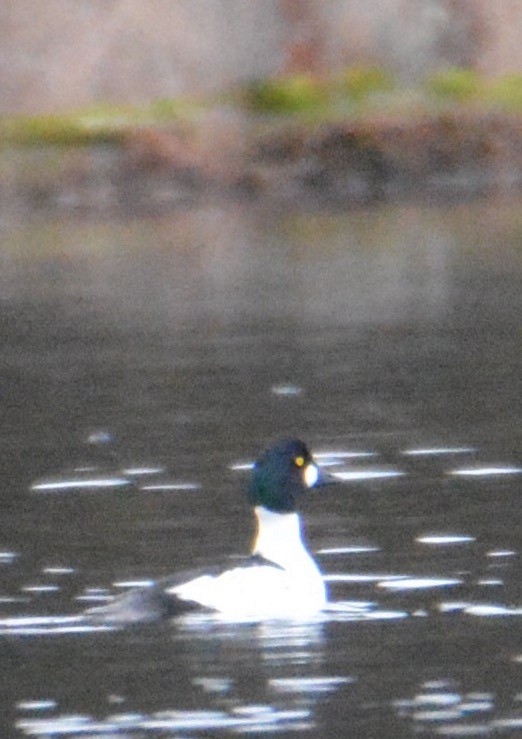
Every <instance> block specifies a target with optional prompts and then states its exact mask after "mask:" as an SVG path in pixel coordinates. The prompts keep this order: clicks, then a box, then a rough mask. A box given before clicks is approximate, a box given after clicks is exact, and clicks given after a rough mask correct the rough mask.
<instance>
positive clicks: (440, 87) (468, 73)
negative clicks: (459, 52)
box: [425, 67, 483, 102]
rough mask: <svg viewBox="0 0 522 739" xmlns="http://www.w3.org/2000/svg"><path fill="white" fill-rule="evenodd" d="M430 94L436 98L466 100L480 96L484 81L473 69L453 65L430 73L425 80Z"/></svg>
mask: <svg viewBox="0 0 522 739" xmlns="http://www.w3.org/2000/svg"><path fill="white" fill-rule="evenodd" d="M425 87H426V89H427V91H428V93H429V94H431V95H434V96H435V97H436V98H439V99H442V100H447V101H453V102H464V101H468V100H471V99H472V98H473V97H476V96H478V95H479V94H480V93H481V92H482V91H483V82H482V79H481V77H480V75H479V74H478V72H475V70H473V69H465V68H463V67H451V68H449V69H442V70H440V71H439V72H435V74H432V75H430V76H429V77H428V78H427V79H426V81H425Z"/></svg>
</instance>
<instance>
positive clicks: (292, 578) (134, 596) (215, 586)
mask: <svg viewBox="0 0 522 739" xmlns="http://www.w3.org/2000/svg"><path fill="white" fill-rule="evenodd" d="M325 482H330V480H326V479H324V476H323V475H321V473H320V471H319V469H318V467H317V466H316V465H315V463H314V462H313V460H312V457H311V455H310V452H309V451H308V449H307V447H306V446H305V445H304V444H303V443H302V442H300V441H298V440H296V439H289V440H283V441H280V442H277V443H276V444H274V445H273V446H272V447H271V448H270V449H269V450H267V451H266V452H265V453H264V454H263V455H262V456H261V457H260V459H259V460H258V462H257V463H256V465H255V466H254V469H253V471H252V476H251V481H250V486H249V499H250V502H251V503H252V505H253V509H254V514H255V518H256V523H257V532H256V537H255V540H254V544H253V548H252V554H251V555H250V556H248V557H244V558H242V559H236V560H233V561H232V562H230V561H228V562H227V563H226V564H225V565H223V566H218V567H211V568H206V569H204V570H203V569H202V570H193V571H189V572H183V573H179V574H177V575H174V576H172V577H167V578H164V579H161V580H158V581H156V582H155V583H154V584H153V585H152V586H151V587H147V588H142V589H139V590H133V591H130V592H129V593H126V594H125V595H123V596H121V597H119V598H117V599H115V600H114V601H112V602H110V603H108V604H107V605H104V606H101V607H98V608H94V609H91V611H89V612H88V615H89V616H90V617H91V618H95V619H97V620H102V621H105V622H106V621H109V622H119V623H122V622H140V621H152V620H156V619H158V618H168V617H173V616H178V615H181V614H185V613H187V612H191V611H201V612H206V613H209V614H213V615H214V616H216V617H218V618H221V619H225V620H240V621H243V620H246V621H257V620H267V619H291V620H302V619H310V618H312V617H314V616H315V615H316V614H318V613H319V612H320V611H321V610H322V609H323V608H324V606H325V605H326V602H327V597H326V589H325V585H324V582H323V578H322V576H321V573H320V570H319V568H318V566H317V564H316V563H315V561H314V559H313V557H312V556H311V555H310V553H309V552H308V550H307V548H306V546H305V544H304V541H303V537H302V530H301V520H300V516H299V514H298V513H297V511H296V510H295V507H296V506H295V504H296V498H297V497H298V496H299V495H301V494H302V493H303V492H305V491H306V490H307V489H309V488H311V487H315V486H316V485H320V484H324V483H325Z"/></svg>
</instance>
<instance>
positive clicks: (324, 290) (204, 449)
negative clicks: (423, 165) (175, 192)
mask: <svg viewBox="0 0 522 739" xmlns="http://www.w3.org/2000/svg"><path fill="white" fill-rule="evenodd" d="M521 205H522V204H521V202H520V200H519V199H518V200H517V199H514V200H511V201H506V200H499V199H491V200H482V201H477V202H474V203H470V204H464V205H456V206H451V207H448V206H444V207H418V206H415V207H410V206H401V207H391V206H386V207H380V208H373V209H367V210H358V211H353V212H350V213H338V212H335V213H326V212H320V213H311V214H310V213H303V212H298V211H293V212H288V211H282V212H279V213H274V212H266V211H263V210H256V209H254V208H252V206H244V205H226V206H225V205H222V206H220V205H213V206H208V207H205V208H203V207H202V208H201V209H200V210H191V211H183V210H180V211H179V212H177V213H175V214H173V215H171V216H168V217H162V218H151V219H141V220H135V221H133V220H127V221H125V222H121V221H117V222H115V221H110V220H109V221H103V222H99V221H98V222H92V221H88V220H56V219H55V220H50V219H46V218H44V217H40V218H39V219H38V220H35V221H33V222H30V223H26V224H18V225H14V224H4V227H3V231H2V232H1V242H0V312H1V321H0V339H1V343H2V352H1V355H0V377H1V397H0V403H1V412H2V420H3V434H2V437H1V439H0V445H1V451H2V454H1V463H0V465H1V466H0V474H1V483H2V484H1V485H0V497H1V503H2V513H3V515H2V518H1V521H0V570H1V573H2V589H1V592H0V650H1V652H2V665H3V668H4V679H3V680H2V687H1V691H2V696H1V698H0V705H1V706H2V708H3V718H2V721H3V727H4V728H3V736H6V737H9V736H36V737H46V736H53V737H71V736H72V737H83V736H91V737H98V738H99V739H101V737H104V738H105V737H107V736H120V737H125V739H130V738H131V737H132V739H136V738H137V737H143V736H149V735H150V736H158V737H160V736H162V737H164V736H168V737H174V736H176V737H177V736H198V737H199V736H226V735H235V734H239V735H241V734H253V735H258V736H261V735H265V734H267V733H275V734H277V733H279V734H282V735H292V734H294V733H295V734H297V733H307V734H308V735H310V736H318V737H319V736H320V737H327V736H354V737H394V738H395V737H409V736H413V735H417V734H419V733H420V734H421V735H423V734H424V735H426V736H498V735H504V734H505V735H506V736H516V735H517V734H518V733H519V732H520V731H522V711H521V707H522V692H521V691H522V688H521V679H520V678H521V672H522V643H521V638H520V633H521V632H520V625H521V616H522V594H521V586H520V581H521V580H520V575H521V571H520V570H521V568H520V542H521V541H522V537H521V527H520V514H519V510H520V505H519V494H520V483H521V467H522V458H521V455H520V440H521V428H520V417H521V410H522V409H521V397H522V395H521V392H520V377H521V371H520V370H521V367H520V359H521V354H522V350H521V346H522V344H521V338H522V336H521V333H522V331H521V321H520V308H521V297H520V296H521V291H520V284H521V276H522V251H521V249H520V243H521V237H522V216H521V215H520V213H521V212H522V209H521ZM100 429H103V430H105V429H106V430H108V431H110V433H111V434H112V436H113V438H114V439H115V442H114V444H113V446H112V447H111V453H110V454H109V453H108V452H107V450H106V448H105V447H103V446H102V447H100V446H99V445H98V446H97V445H93V444H86V443H85V440H86V438H87V437H88V435H89V434H91V433H92V432H93V431H96V430H100ZM289 433H291V434H297V435H300V436H302V437H303V438H304V439H305V440H306V441H307V442H308V443H309V444H310V446H311V447H312V448H313V450H314V451H315V452H316V453H317V458H318V460H319V461H320V463H321V464H324V465H327V466H328V469H329V470H330V471H333V472H336V473H337V474H339V475H340V476H341V477H343V478H344V482H343V484H342V485H339V486H338V487H337V488H335V489H328V490H327V491H325V492H323V493H320V494H318V495H316V496H310V498H309V500H307V501H305V502H304V503H303V514H304V518H305V523H306V531H307V537H308V540H309V542H310V547H311V548H312V549H313V550H314V551H315V552H316V553H317V555H316V556H317V558H318V560H319V561H320V564H321V567H322V569H323V571H324V572H325V574H326V578H327V581H328V583H329V588H330V597H331V601H332V607H331V610H330V611H329V612H328V613H327V614H325V615H324V618H321V619H319V620H318V621H317V623H312V624H288V623H273V624H264V625H263V624H257V625H256V624H243V625H238V624H226V623H215V622H209V621H208V620H198V619H194V618H192V619H189V618H186V619H184V620H182V621H179V622H177V623H165V624H159V625H151V626H147V627H141V628H135V629H124V630H120V631H114V630H107V629H101V630H94V629H93V628H92V627H91V628H86V627H85V625H84V626H83V627H82V626H81V623H79V622H78V621H75V620H74V619H72V617H73V616H75V615H77V614H79V613H81V611H82V610H83V609H84V608H86V607H88V606H89V605H94V604H96V603H100V602H104V600H106V598H107V597H108V596H109V594H111V593H114V592H118V591H122V590H124V589H125V588H126V587H130V584H131V583H140V582H141V583H143V582H146V581H147V580H149V579H151V578H155V577H159V576H162V575H165V574H168V573H171V572H174V571H176V570H177V569H181V568H183V567H187V566H190V567H191V566H193V565H200V564H205V563H212V562H214V561H215V560H216V559H221V558H222V557H225V556H229V555H237V554H241V553H244V552H246V551H247V550H248V547H249V546H250V542H251V537H252V533H253V529H252V522H251V519H250V515H249V510H248V506H247V504H246V502H245V500H244V499H243V493H242V491H243V488H244V486H245V483H246V480H247V476H248V464H249V463H251V461H252V459H253V458H254V456H255V454H256V453H257V452H258V451H259V450H260V449H262V448H263V447H264V446H265V445H266V443H267V442H269V441H270V440H271V439H273V438H275V437H278V436H280V435H284V434H289ZM102 480H104V481H105V482H103V483H102V482H100V481H102ZM93 481H94V482H93ZM118 481H120V482H121V484H120V483H118Z"/></svg>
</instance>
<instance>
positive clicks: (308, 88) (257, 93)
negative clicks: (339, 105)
mask: <svg viewBox="0 0 522 739" xmlns="http://www.w3.org/2000/svg"><path fill="white" fill-rule="evenodd" d="M243 99H244V100H245V102H246V105H247V107H248V108H249V109H250V110H252V111H253V112H255V113H304V112H310V111H311V112H313V111H316V110H317V109H318V108H320V107H321V106H323V105H325V104H326V103H327V102H328V91H327V89H326V87H325V85H323V84H321V83H320V82H319V81H318V80H317V79H315V78H314V77H311V76H308V75H296V76H294V77H281V78H279V79H267V80H259V81H256V82H253V83H251V84H250V85H249V86H248V87H247V88H246V89H245V90H244V97H243Z"/></svg>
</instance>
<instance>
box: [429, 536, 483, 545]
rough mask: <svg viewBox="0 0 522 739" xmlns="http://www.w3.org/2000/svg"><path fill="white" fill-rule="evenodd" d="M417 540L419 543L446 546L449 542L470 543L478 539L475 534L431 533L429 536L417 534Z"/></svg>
mask: <svg viewBox="0 0 522 739" xmlns="http://www.w3.org/2000/svg"><path fill="white" fill-rule="evenodd" d="M415 541H417V542H419V544H433V545H435V546H444V545H447V544H468V543H470V542H472V541H476V539H475V537H474V536H467V535H466V534H430V535H427V536H417V537H416V539H415Z"/></svg>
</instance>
